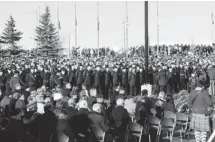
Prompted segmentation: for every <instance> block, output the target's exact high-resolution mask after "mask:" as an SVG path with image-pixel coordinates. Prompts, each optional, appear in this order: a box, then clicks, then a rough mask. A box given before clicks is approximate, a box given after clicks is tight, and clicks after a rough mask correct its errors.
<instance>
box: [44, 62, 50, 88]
mask: <svg viewBox="0 0 215 142" xmlns="http://www.w3.org/2000/svg"><path fill="white" fill-rule="evenodd" d="M50 78H51V73H50V72H49V70H48V67H47V66H46V67H45V68H44V71H43V85H44V86H46V87H50Z"/></svg>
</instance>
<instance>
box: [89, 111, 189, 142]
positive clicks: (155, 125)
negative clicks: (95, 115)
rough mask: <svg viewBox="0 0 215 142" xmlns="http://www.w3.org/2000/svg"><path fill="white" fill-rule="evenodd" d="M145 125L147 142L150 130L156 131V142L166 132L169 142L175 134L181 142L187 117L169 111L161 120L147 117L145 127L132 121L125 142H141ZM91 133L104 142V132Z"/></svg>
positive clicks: (187, 121) (96, 130)
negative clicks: (133, 141)
mask: <svg viewBox="0 0 215 142" xmlns="http://www.w3.org/2000/svg"><path fill="white" fill-rule="evenodd" d="M147 123H148V124H149V125H148V127H149V129H150V133H149V135H148V140H149V142H151V132H152V130H156V131H157V133H156V142H159V139H160V136H161V132H166V134H167V138H168V139H169V140H170V142H172V141H173V136H174V134H175V133H180V140H181V142H182V139H183V137H184V136H185V134H186V132H187V129H188V124H189V117H188V115H186V114H183V113H179V112H177V113H173V112H170V111H164V115H163V118H162V119H159V118H157V117H155V116H149V117H148V118H147V119H146V120H145V126H142V125H140V124H138V123H136V122H134V121H133V122H129V124H128V125H127V130H126V134H125V142H128V141H129V137H130V136H133V137H136V138H137V140H138V142H141V141H142V139H143V136H144V132H143V131H144V129H146V127H147ZM93 133H94V135H95V136H96V139H97V140H98V141H99V142H105V132H104V131H102V130H98V129H94V130H93Z"/></svg>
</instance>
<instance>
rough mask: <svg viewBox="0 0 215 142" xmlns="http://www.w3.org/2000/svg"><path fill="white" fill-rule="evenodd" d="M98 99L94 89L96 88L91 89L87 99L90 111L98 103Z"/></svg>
mask: <svg viewBox="0 0 215 142" xmlns="http://www.w3.org/2000/svg"><path fill="white" fill-rule="evenodd" d="M96 97H97V92H96V89H94V88H92V89H90V96H89V98H88V99H87V102H88V105H89V108H90V109H91V108H92V106H93V104H95V103H96Z"/></svg>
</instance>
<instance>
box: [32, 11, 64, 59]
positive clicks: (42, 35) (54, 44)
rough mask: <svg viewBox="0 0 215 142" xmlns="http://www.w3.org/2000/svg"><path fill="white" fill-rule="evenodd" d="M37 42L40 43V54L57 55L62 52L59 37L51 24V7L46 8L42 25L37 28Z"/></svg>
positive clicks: (42, 17)
mask: <svg viewBox="0 0 215 142" xmlns="http://www.w3.org/2000/svg"><path fill="white" fill-rule="evenodd" d="M35 40H36V41H37V42H38V46H39V52H42V53H46V54H50V53H52V54H54V55H57V53H58V51H59V50H60V46H61V44H60V40H59V35H58V32H57V30H56V28H55V27H54V24H53V23H52V22H51V14H50V10H49V7H46V9H45V13H44V14H42V15H41V17H40V25H39V26H37V27H36V38H35Z"/></svg>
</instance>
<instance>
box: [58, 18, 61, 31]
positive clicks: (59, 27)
mask: <svg viewBox="0 0 215 142" xmlns="http://www.w3.org/2000/svg"><path fill="white" fill-rule="evenodd" d="M58 29H59V30H61V26H60V21H59V20H58Z"/></svg>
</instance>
